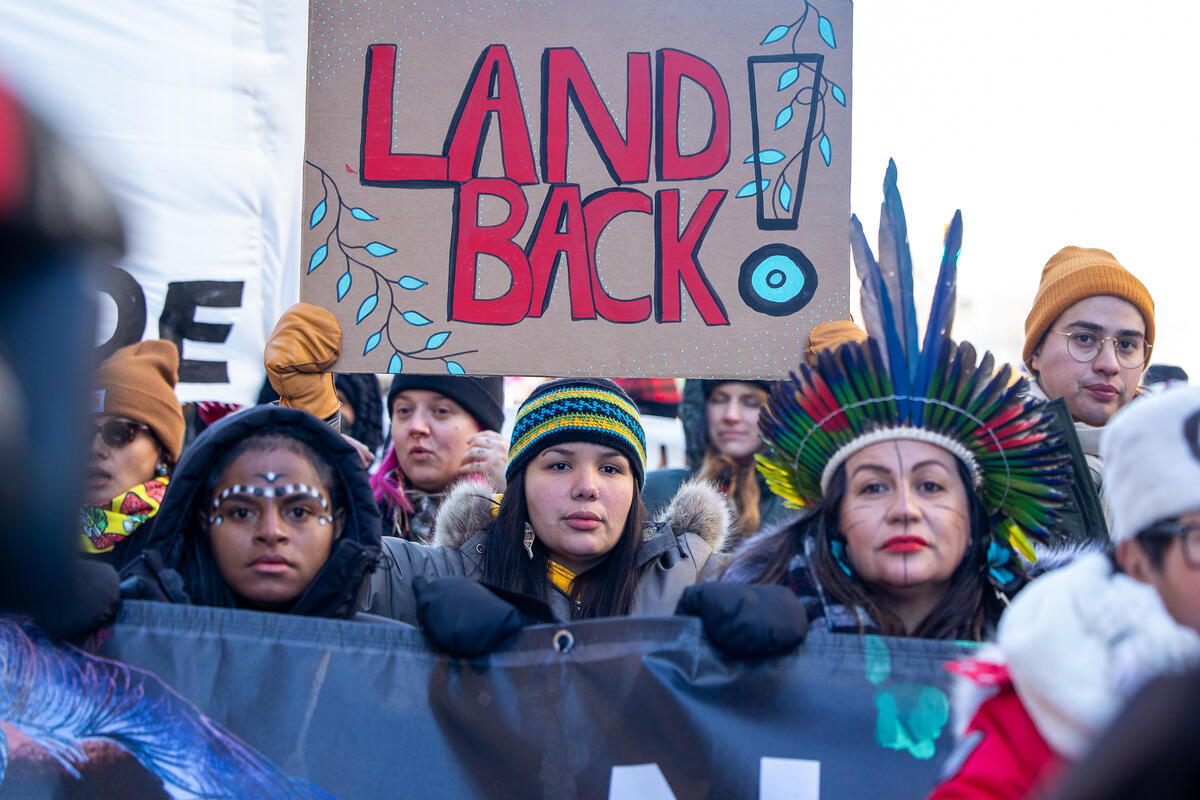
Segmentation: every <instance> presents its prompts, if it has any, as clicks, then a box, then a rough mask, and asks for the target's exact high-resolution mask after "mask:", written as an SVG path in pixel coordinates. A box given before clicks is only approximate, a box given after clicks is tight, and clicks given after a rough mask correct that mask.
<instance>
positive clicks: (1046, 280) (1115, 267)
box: [1021, 245, 1154, 366]
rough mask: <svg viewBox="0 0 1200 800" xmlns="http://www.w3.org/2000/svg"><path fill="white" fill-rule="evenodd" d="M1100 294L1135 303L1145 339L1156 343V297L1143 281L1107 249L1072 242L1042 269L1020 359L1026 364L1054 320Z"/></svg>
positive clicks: (1027, 319)
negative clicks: (1075, 244)
mask: <svg viewBox="0 0 1200 800" xmlns="http://www.w3.org/2000/svg"><path fill="white" fill-rule="evenodd" d="M1100 295H1109V296H1112V297H1119V298H1121V299H1122V300H1125V301H1128V302H1129V303H1132V304H1133V306H1134V307H1135V308H1137V310H1138V311H1139V312H1141V314H1142V319H1143V320H1144V321H1145V323H1146V342H1147V343H1149V344H1154V300H1153V299H1152V298H1151V297H1150V292H1148V291H1146V287H1145V286H1143V285H1142V282H1141V281H1139V280H1138V279H1137V278H1135V277H1134V276H1133V273H1131V272H1130V271H1129V270H1127V269H1125V268H1124V267H1122V266H1121V265H1120V264H1119V263H1118V262H1117V259H1116V258H1115V257H1113V254H1112V253H1110V252H1108V251H1107V250H1099V249H1096V248H1092V247H1075V246H1073V245H1072V246H1068V247H1064V248H1063V249H1062V250H1059V251H1058V252H1057V253H1055V254H1054V255H1053V256H1051V257H1050V260H1049V261H1047V262H1046V266H1045V267H1044V268H1043V269H1042V282H1041V284H1040V285H1039V286H1038V291H1037V297H1035V298H1034V300H1033V309H1032V310H1031V311H1030V312H1029V316H1028V317H1026V318H1025V349H1024V350H1022V351H1021V360H1022V361H1024V362H1025V364H1026V366H1028V364H1029V359H1030V358H1032V357H1033V351H1034V350H1036V349H1037V346H1038V344H1040V343H1041V341H1042V337H1044V336H1045V335H1046V331H1047V330H1049V328H1050V326H1051V325H1053V324H1054V320H1056V319H1058V318H1059V316H1060V315H1062V313H1063V312H1064V311H1066V310H1067V309H1068V308H1070V307H1071V306H1073V305H1075V304H1076V303H1078V302H1079V301H1080V300H1085V299H1087V298H1089V297H1096V296H1100Z"/></svg>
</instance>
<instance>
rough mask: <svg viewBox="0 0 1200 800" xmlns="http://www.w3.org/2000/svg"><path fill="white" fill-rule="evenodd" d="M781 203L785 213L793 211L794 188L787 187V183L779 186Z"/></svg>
mask: <svg viewBox="0 0 1200 800" xmlns="http://www.w3.org/2000/svg"><path fill="white" fill-rule="evenodd" d="M779 202H780V203H782V204H783V210H784V211H791V210H792V187H790V186H788V185H787V181H784V182H783V183H781V184H779Z"/></svg>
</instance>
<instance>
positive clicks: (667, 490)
mask: <svg viewBox="0 0 1200 800" xmlns="http://www.w3.org/2000/svg"><path fill="white" fill-rule="evenodd" d="M889 180H892V181H894V173H892V174H890V175H889ZM893 188H894V187H893ZM897 201H898V196H897ZM884 213H885V216H886V215H889V214H890V215H892V219H893V220H894V219H895V215H896V214H897V213H899V214H901V215H902V211H900V210H899V208H898V206H896V207H892V208H889V207H888V204H887V203H886V202H885V210H884ZM900 221H901V223H902V216H901V217H900ZM893 227H895V226H893ZM898 229H899V230H903V225H902V224H901V225H900V226H898ZM852 231H853V233H852V237H853V248H852V249H853V251H854V254H855V259H856V263H857V265H858V268H859V272H860V276H861V277H862V280H863V310H862V327H861V328H860V327H859V326H858V325H855V324H853V323H851V322H849V321H841V322H836V323H831V324H828V325H823V326H820V327H818V328H817V329H815V330H814V331H813V333H812V337H811V340H810V342H809V343H808V344H807V346H806V347H804V348H803V349H801V348H799V347H798V352H797V361H798V365H797V371H796V373H794V374H793V375H792V376H791V377H790V378H789V379H784V380H758V379H743V378H730V379H725V380H720V379H717V380H714V379H696V380H688V381H687V382H686V384H685V385H684V386H683V387H682V393H681V398H680V401H679V406H678V409H677V411H675V412H674V413H678V414H679V416H680V417H681V419H682V420H683V423H684V429H685V432H686V437H687V451H688V466H687V467H686V468H666V469H648V466H647V458H648V455H647V442H646V436H645V432H644V427H643V419H642V414H641V412H640V411H639V408H638V403H637V402H636V401H635V400H634V399H633V398H631V397H630V395H629V394H628V393H627V392H626V391H625V390H624V389H623V388H622V387H621V386H620V385H618V384H617V383H615V382H614V381H611V380H607V379H603V378H564V379H558V380H550V381H546V382H544V383H542V384H540V385H538V386H536V387H535V388H534V389H533V391H532V392H531V393H529V395H528V397H526V398H525V399H524V401H523V402H522V403H521V404H520V406H519V408H518V410H517V411H516V415H515V419H514V422H513V425H512V429H511V434H510V435H508V436H504V435H502V434H501V430H502V428H503V427H504V397H503V388H504V382H503V378H501V377H472V376H450V375H416V374H402V375H396V376H393V377H392V378H391V382H390V384H389V385H388V387H387V391H386V393H383V392H381V391H380V389H381V386H380V384H379V382H378V380H377V379H376V378H375V376H344V375H339V376H337V377H336V378H335V377H334V375H333V373H332V372H331V371H330V368H331V367H332V365H333V364H334V363H335V362H336V360H337V357H338V355H339V352H340V347H341V331H340V329H339V328H338V323H337V321H336V319H334V317H333V316H332V315H331V314H330V313H329V312H328V311H325V310H323V309H320V308H316V307H314V306H309V305H307V304H303V303H301V304H298V305H297V306H295V307H293V308H292V309H291V310H289V311H288V312H287V313H286V314H285V315H284V317H283V318H282V319H281V320H280V321H279V324H278V325H277V326H276V327H275V330H274V331H273V332H272V334H271V336H270V339H269V341H268V344H267V348H266V351H265V353H264V366H265V369H266V373H267V378H268V383H269V386H270V390H271V392H269V393H268V392H264V393H265V394H271V395H273V396H274V397H275V399H273V400H270V401H268V402H264V403H262V404H260V405H256V406H253V407H251V408H247V409H240V410H236V411H233V413H229V414H228V415H226V416H224V417H223V418H221V419H219V420H217V419H208V420H205V423H206V424H203V425H198V424H196V423H195V421H194V420H195V419H196V417H195V415H193V416H192V419H193V430H191V431H188V430H187V428H188V422H187V419H188V418H187V417H186V416H185V414H184V409H183V407H182V406H181V404H180V402H179V401H178V400H177V399H176V395H175V384H176V383H177V381H178V368H179V353H178V350H177V349H176V346H175V345H174V344H173V343H171V342H168V341H161V340H149V341H142V342H139V343H137V344H134V345H130V346H128V347H124V348H121V349H119V350H117V351H116V352H115V353H113V354H112V355H111V356H109V357H108V358H107V359H106V360H105V361H104V362H103V363H102V364H100V365H99V368H98V370H97V371H96V372H95V373H94V375H93V378H92V389H93V391H92V394H91V407H90V411H91V421H92V428H91V430H92V431H93V433H92V436H91V445H90V452H89V457H88V466H87V471H86V494H85V496H84V498H82V499H83V502H82V505H81V507H80V508H79V515H78V520H79V523H78V524H79V535H78V538H77V542H78V550H79V557H80V558H81V559H84V560H85V561H87V562H88V563H90V564H92V565H93V566H92V567H91V568H90V569H91V571H90V572H89V577H88V580H89V581H91V582H92V583H93V584H94V585H104V584H105V580H106V579H105V578H104V575H108V574H111V575H112V576H113V578H112V583H114V584H115V582H116V581H118V580H119V588H120V595H121V596H122V597H125V598H138V599H148V600H154V601H160V602H168V603H181V604H194V605H205V606H219V607H224V608H242V609H250V610H254V611H260V612H270V613H283V614H297V615H307V616H318V617H330V618H341V619H355V620H360V621H362V622H364V623H368V624H407V625H413V626H417V627H420V628H421V629H422V630H424V631H425V632H426V633H427V635H428V636H429V639H430V641H431V642H433V643H434V644H435V645H436V646H438V647H440V648H442V649H444V650H446V651H447V652H449V653H451V654H452V655H457V656H475V655H479V654H481V653H486V652H488V651H489V650H491V649H494V648H496V647H501V646H503V644H504V642H505V640H506V639H507V638H508V637H509V636H510V635H511V634H512V633H514V632H515V631H516V630H518V629H519V628H521V627H522V626H524V625H527V624H536V623H539V622H563V621H570V620H578V619H591V618H598V617H615V616H631V615H632V616H638V615H641V616H653V615H671V614H674V613H688V614H693V615H695V616H698V617H700V618H701V619H702V620H703V622H704V627H705V630H706V632H707V634H708V636H709V637H710V638H711V640H712V642H713V644H714V645H716V646H717V647H719V648H721V649H723V650H725V651H726V652H727V653H730V654H733V655H735V656H739V657H741V656H747V657H761V656H766V655H771V654H775V653H780V652H785V651H787V650H790V649H792V648H795V647H797V646H800V644H801V642H802V641H803V639H804V637H805V635H806V632H807V631H808V630H809V629H812V630H819V631H822V632H828V633H832V634H849V635H862V634H868V633H877V634H883V635H889V636H902V637H905V636H907V637H920V638H931V639H947V640H965V641H973V642H986V643H988V645H987V647H986V648H985V649H984V650H982V651H980V652H979V654H977V655H976V656H974V657H972V658H970V659H966V660H963V661H961V662H956V663H955V664H954V665H952V668H953V670H954V671H955V672H957V673H958V674H959V675H960V676H961V678H960V680H961V681H962V683H963V686H964V687H966V688H970V687H974V689H975V690H976V692H977V702H975V703H974V704H972V705H971V709H973V713H971V714H968V715H966V717H965V718H964V723H963V725H962V730H961V736H962V738H961V743H960V746H959V749H958V751H957V752H956V753H955V755H954V757H953V758H951V759H949V760H948V761H947V763H948V764H951V765H952V768H950V769H948V770H947V772H946V774H945V775H944V779H943V781H942V782H941V783H940V784H939V786H938V787H937V788H936V789H935V790H934V793H933V795H932V796H934V797H937V798H953V797H1024V796H1027V795H1028V794H1029V793H1030V792H1037V791H1042V792H1049V791H1051V790H1052V789H1054V788H1056V787H1057V786H1058V785H1059V784H1060V783H1061V781H1062V780H1063V776H1064V775H1066V774H1067V773H1068V767H1069V766H1070V765H1071V764H1073V763H1074V762H1077V761H1079V760H1081V759H1083V758H1085V757H1086V755H1087V752H1088V750H1089V747H1090V746H1091V745H1092V744H1093V743H1094V742H1095V741H1096V740H1097V739H1099V738H1100V737H1101V735H1102V733H1103V732H1104V731H1105V729H1106V728H1107V726H1108V725H1109V723H1111V722H1112V721H1113V720H1114V719H1115V718H1116V717H1117V715H1118V714H1119V713H1120V712H1121V710H1122V709H1123V708H1124V707H1125V705H1126V702H1127V700H1128V698H1130V697H1131V696H1132V695H1133V694H1134V693H1135V692H1137V691H1138V690H1139V689H1140V688H1141V687H1143V686H1144V685H1145V684H1147V683H1148V682H1150V681H1151V680H1152V679H1153V678H1155V677H1157V676H1160V675H1164V674H1167V673H1170V672H1173V671H1179V670H1183V669H1187V668H1188V667H1192V666H1194V665H1196V663H1197V662H1198V661H1200V389H1193V388H1190V387H1188V386H1186V375H1181V374H1180V371H1178V370H1171V369H1165V368H1157V369H1156V368H1151V369H1149V370H1148V369H1147V366H1148V365H1149V364H1150V361H1151V357H1152V348H1153V346H1154V343H1155V325H1154V304H1153V300H1152V298H1151V295H1150V292H1149V291H1148V290H1147V288H1146V287H1145V286H1144V285H1143V284H1142V283H1141V282H1140V281H1139V280H1138V279H1137V278H1136V277H1135V275H1134V274H1133V273H1132V272H1131V271H1129V270H1128V269H1126V268H1125V267H1124V266H1123V265H1122V264H1120V263H1119V262H1118V261H1117V259H1116V258H1115V257H1114V256H1113V255H1112V254H1111V253H1108V252H1106V251H1104V250H1100V249H1089V248H1080V247H1075V246H1069V247H1064V248H1063V249H1062V250H1060V251H1059V252H1058V253H1055V254H1054V255H1053V256H1052V257H1051V258H1050V259H1049V261H1048V262H1047V264H1046V266H1045V269H1044V270H1043V273H1042V279H1041V283H1040V285H1039V287H1038V290H1037V294H1036V298H1035V301H1034V304H1033V307H1032V308H1031V309H1030V311H1029V314H1028V317H1027V319H1026V323H1025V346H1024V351H1023V354H1022V355H1023V363H1022V365H1020V367H1019V368H1018V369H1013V368H1011V367H1009V366H1007V365H1000V366H998V365H997V364H996V363H995V361H994V360H993V359H992V357H991V356H990V355H983V356H979V354H978V353H977V352H976V349H975V348H974V347H973V346H972V345H971V344H969V343H957V342H954V341H953V340H952V339H951V330H950V328H951V321H952V318H953V306H954V299H953V298H954V285H955V284H954V276H955V269H956V265H955V259H956V257H957V252H958V248H959V239H960V237H961V222H960V220H959V219H958V218H957V217H956V219H955V221H954V222H953V223H952V224H951V225H950V226H949V228H948V230H947V234H946V242H945V250H946V258H945V260H944V262H943V264H942V269H941V273H940V275H939V279H938V283H937V286H936V289H935V294H934V299H933V303H932V311H931V314H930V319H929V322H928V323H927V325H926V328H925V333H924V335H923V337H920V336H918V333H917V329H916V322H915V311H914V309H913V305H912V286H911V274H908V275H907V276H905V274H904V269H903V267H902V266H900V265H898V263H899V262H898V260H897V258H898V257H897V253H898V252H899V251H900V250H901V249H904V250H905V251H906V250H907V243H904V242H896V241H887V240H884V241H881V242H880V246H879V252H880V260H879V261H878V262H877V261H876V258H875V256H874V255H873V254H872V252H871V249H870V247H869V246H867V243H866V240H865V237H863V235H862V230H861V226H859V225H858V224H857V221H854V224H853V225H852ZM881 238H886V234H885V233H881ZM902 260H903V259H900V261H902ZM905 280H907V281H908V285H907V286H904V285H902V284H903V283H904V281H905ZM1156 367H1157V365H1156ZM1151 378H1155V379H1154V380H1150V379H1151ZM1163 384H1182V385H1168V386H1167V387H1166V388H1162V387H1163ZM674 388H675V389H676V390H678V389H679V387H678V386H677V385H676V386H675V387H674ZM264 399H265V398H264ZM1055 402H1060V405H1062V406H1065V409H1066V414H1067V415H1068V416H1069V418H1070V423H1069V424H1066V425H1063V424H1060V423H1059V421H1058V420H1059V419H1060V418H1059V417H1057V416H1056V415H1055V414H1054V413H1052V412H1051V411H1050V410H1049V409H1051V407H1052V405H1053V404H1054V403H1055ZM655 410H657V411H664V410H666V411H667V412H668V413H671V412H672V411H673V410H672V409H670V408H669V404H662V403H660V404H659V406H657V407H656V408H655ZM385 419H386V420H387V421H388V423H387V428H386V432H385V429H384V426H383V424H382V420H385ZM201 428H203V429H202V430H201ZM185 442H187V444H186V446H185ZM1077 454H1081V455H1082V458H1080V457H1079V456H1078V455H1077ZM1081 461H1082V462H1083V463H1080V462H1081ZM10 482H11V481H10ZM1081 491H1086V492H1092V493H1099V495H1100V496H1101V497H1102V498H1103V500H1104V506H1103V507H1104V517H1105V523H1106V527H1107V536H1103V535H1095V532H1094V531H1091V530H1089V531H1088V532H1087V533H1086V535H1082V536H1081V535H1079V531H1073V530H1071V526H1072V519H1073V518H1072V516H1071V510H1072V503H1073V502H1077V501H1076V500H1074V499H1073V498H1077V497H1078V496H1079V493H1080V492H1081ZM72 535H74V534H72ZM1066 541H1071V542H1073V545H1074V547H1075V549H1074V550H1073V551H1071V552H1067V551H1065V550H1064V549H1063V548H1062V547H1061V545H1062V543H1063V542H1066ZM97 569H99V570H101V571H100V572H96V570H97ZM112 611H113V607H112V606H111V605H110V606H109V608H108V609H107V612H108V614H107V617H106V615H105V614H90V615H89V614H84V615H83V616H86V617H88V618H89V619H92V621H93V624H92V625H91V626H90V627H91V628H92V629H94V628H95V627H96V626H97V625H99V624H102V623H103V622H104V621H105V619H106V618H111V612H112ZM88 627H89V626H88V625H74V626H69V627H67V628H64V629H63V630H64V631H68V630H69V631H71V632H74V633H78V632H79V631H80V630H81V629H84V630H86V629H87V628H88Z"/></svg>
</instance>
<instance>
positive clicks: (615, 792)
mask: <svg viewBox="0 0 1200 800" xmlns="http://www.w3.org/2000/svg"><path fill="white" fill-rule="evenodd" d="M608 800H675V793H674V792H672V791H671V786H670V785H669V784H668V783H667V779H666V777H665V776H664V775H663V774H662V770H660V769H659V768H658V764H633V765H631V766H628V767H613V768H612V779H611V780H610V781H609V784H608Z"/></svg>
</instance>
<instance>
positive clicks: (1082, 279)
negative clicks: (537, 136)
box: [1022, 246, 1154, 487]
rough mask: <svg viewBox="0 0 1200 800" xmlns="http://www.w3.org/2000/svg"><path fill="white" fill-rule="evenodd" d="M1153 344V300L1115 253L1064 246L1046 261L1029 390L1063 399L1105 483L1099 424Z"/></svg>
mask: <svg viewBox="0 0 1200 800" xmlns="http://www.w3.org/2000/svg"><path fill="white" fill-rule="evenodd" d="M1153 344H1154V300H1153V299H1152V298H1151V297H1150V293H1149V292H1148V291H1147V290H1146V287H1145V286H1143V285H1142V282H1141V281H1139V280H1138V279H1137V278H1136V277H1134V276H1133V274H1132V273H1130V272H1129V271H1128V270H1127V269H1125V268H1124V267H1122V266H1121V265H1120V264H1119V263H1118V262H1117V259H1116V258H1114V257H1113V255H1112V253H1109V252H1108V251H1106V250H1098V249H1094V248H1085V247H1074V246H1071V247H1064V248H1063V249H1062V250H1059V251H1058V252H1057V253H1055V254H1054V256H1053V257H1051V259H1050V260H1049V261H1048V262H1046V266H1045V268H1044V269H1043V270H1042V281H1041V284H1040V285H1039V286H1038V292H1037V297H1036V298H1034V303H1033V308H1032V310H1030V312H1029V316H1028V317H1027V318H1026V319H1025V347H1024V350H1023V352H1022V360H1023V361H1024V363H1025V366H1026V367H1027V368H1028V369H1029V372H1030V374H1031V375H1032V376H1033V387H1032V393H1033V394H1034V395H1035V396H1038V397H1044V398H1045V399H1047V400H1054V399H1057V398H1059V397H1061V398H1063V399H1064V400H1065V401H1066V404H1067V408H1068V409H1069V410H1070V412H1071V416H1072V417H1073V418H1074V419H1075V422H1076V425H1075V430H1076V433H1077V434H1078V435H1079V441H1080V444H1081V445H1082V447H1083V451H1084V453H1085V454H1086V455H1087V456H1088V462H1089V466H1090V467H1091V469H1092V473H1093V477H1094V478H1095V479H1096V484H1097V487H1099V485H1100V480H1099V478H1100V468H1101V464H1100V460H1099V457H1098V448H1099V436H1100V431H1099V429H1100V428H1102V427H1103V426H1104V424H1105V423H1107V422H1108V420H1109V418H1110V417H1112V415H1113V414H1115V413H1117V412H1118V411H1120V410H1121V409H1122V408H1124V407H1125V405H1126V404H1127V403H1129V401H1130V400H1132V399H1133V396H1134V393H1135V392H1136V391H1137V387H1138V382H1139V380H1140V379H1141V376H1142V370H1143V369H1145V367H1146V362H1147V361H1148V360H1149V359H1150V348H1151V347H1152V345H1153Z"/></svg>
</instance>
